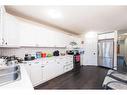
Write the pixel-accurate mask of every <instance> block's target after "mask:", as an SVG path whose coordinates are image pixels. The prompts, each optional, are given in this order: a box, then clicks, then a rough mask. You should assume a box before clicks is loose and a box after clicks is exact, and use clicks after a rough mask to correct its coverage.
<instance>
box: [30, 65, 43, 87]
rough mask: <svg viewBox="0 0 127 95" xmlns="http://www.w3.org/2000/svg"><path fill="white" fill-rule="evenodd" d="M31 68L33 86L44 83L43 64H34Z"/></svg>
mask: <svg viewBox="0 0 127 95" xmlns="http://www.w3.org/2000/svg"><path fill="white" fill-rule="evenodd" d="M30 68H31V70H30V77H31V81H32V84H33V86H36V85H38V84H39V83H41V82H42V68H41V64H36V63H33V64H31V67H30Z"/></svg>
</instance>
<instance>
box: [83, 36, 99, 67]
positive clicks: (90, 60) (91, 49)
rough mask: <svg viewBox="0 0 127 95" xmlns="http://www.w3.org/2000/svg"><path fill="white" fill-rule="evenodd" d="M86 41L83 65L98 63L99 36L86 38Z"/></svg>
mask: <svg viewBox="0 0 127 95" xmlns="http://www.w3.org/2000/svg"><path fill="white" fill-rule="evenodd" d="M84 41H85V42H84V50H85V53H84V57H83V58H84V62H83V65H97V38H86V39H85V40H84Z"/></svg>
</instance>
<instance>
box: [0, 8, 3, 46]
mask: <svg viewBox="0 0 127 95" xmlns="http://www.w3.org/2000/svg"><path fill="white" fill-rule="evenodd" d="M3 25H4V9H3V7H2V6H0V45H2V44H3V29H4V27H3Z"/></svg>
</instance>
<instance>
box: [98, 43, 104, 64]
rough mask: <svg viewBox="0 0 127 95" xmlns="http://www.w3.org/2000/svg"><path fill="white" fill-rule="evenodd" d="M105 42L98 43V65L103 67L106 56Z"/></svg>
mask: <svg viewBox="0 0 127 95" xmlns="http://www.w3.org/2000/svg"><path fill="white" fill-rule="evenodd" d="M104 48H105V42H104V41H99V42H98V65H99V66H102V65H103V57H104V54H105V49H104Z"/></svg>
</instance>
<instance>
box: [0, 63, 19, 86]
mask: <svg viewBox="0 0 127 95" xmlns="http://www.w3.org/2000/svg"><path fill="white" fill-rule="evenodd" d="M20 79H21V72H20V66H19V65H13V66H6V67H0V86H1V85H5V84H7V83H11V82H15V81H17V80H20Z"/></svg>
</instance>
